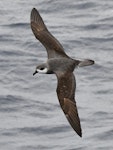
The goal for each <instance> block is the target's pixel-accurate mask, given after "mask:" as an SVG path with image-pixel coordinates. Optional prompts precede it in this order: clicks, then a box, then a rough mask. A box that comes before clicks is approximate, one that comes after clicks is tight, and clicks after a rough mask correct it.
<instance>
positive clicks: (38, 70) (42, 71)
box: [37, 68, 48, 74]
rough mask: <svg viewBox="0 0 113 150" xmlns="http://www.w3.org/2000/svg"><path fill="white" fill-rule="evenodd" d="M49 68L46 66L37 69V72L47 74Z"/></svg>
mask: <svg viewBox="0 0 113 150" xmlns="http://www.w3.org/2000/svg"><path fill="white" fill-rule="evenodd" d="M47 71H48V70H47V68H44V69H37V72H38V73H41V74H46V73H47Z"/></svg>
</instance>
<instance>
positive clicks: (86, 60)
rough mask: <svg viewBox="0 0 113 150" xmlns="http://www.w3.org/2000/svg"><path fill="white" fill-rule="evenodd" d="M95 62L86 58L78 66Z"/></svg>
mask: <svg viewBox="0 0 113 150" xmlns="http://www.w3.org/2000/svg"><path fill="white" fill-rule="evenodd" d="M93 64H94V61H93V60H90V59H85V60H82V61H79V64H78V67H84V66H90V65H93Z"/></svg>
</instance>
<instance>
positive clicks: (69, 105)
mask: <svg viewBox="0 0 113 150" xmlns="http://www.w3.org/2000/svg"><path fill="white" fill-rule="evenodd" d="M31 29H32V31H33V33H34V35H35V37H36V38H37V39H38V40H39V41H40V42H41V43H42V45H43V46H44V47H45V48H46V51H47V55H48V59H47V62H45V63H43V64H41V65H38V66H37V67H36V70H35V72H34V73H33V75H35V74H36V73H42V74H55V75H56V77H57V80H58V85H57V89H56V92H57V96H58V99H59V103H60V106H61V108H62V110H63V112H64V114H65V116H66V118H67V120H68V121H69V123H70V125H71V127H72V128H73V129H74V130H75V131H76V133H77V134H78V135H79V136H80V137H82V130H81V124H80V119H79V115H78V111H77V105H76V101H75V89H76V81H75V76H74V74H73V71H74V69H75V68H76V67H77V66H78V67H82V66H89V65H92V64H94V61H93V60H89V59H85V60H83V61H81V60H75V59H72V58H71V57H69V56H68V55H67V54H66V53H65V52H64V48H63V46H62V45H61V44H60V43H59V41H58V40H57V39H56V38H55V37H54V36H53V35H52V34H51V33H50V32H49V30H48V29H47V27H46V25H45V23H44V21H43V19H42V17H41V16H40V14H39V12H38V11H37V9H35V8H33V9H32V11H31Z"/></svg>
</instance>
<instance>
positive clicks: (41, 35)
mask: <svg viewBox="0 0 113 150" xmlns="http://www.w3.org/2000/svg"><path fill="white" fill-rule="evenodd" d="M31 29H32V31H33V33H34V35H35V37H36V38H37V39H38V40H39V41H40V42H41V43H42V44H43V45H44V46H45V48H46V50H47V54H48V58H54V57H68V56H67V55H66V53H65V52H64V49H63V47H62V45H61V44H60V43H59V41H58V40H57V39H56V38H55V37H54V36H53V35H52V34H51V33H50V32H49V31H48V29H47V27H46V25H45V24H44V21H43V19H42V17H41V16H40V14H39V12H38V11H37V10H36V9H35V8H33V9H32V11H31Z"/></svg>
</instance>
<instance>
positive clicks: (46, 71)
mask: <svg viewBox="0 0 113 150" xmlns="http://www.w3.org/2000/svg"><path fill="white" fill-rule="evenodd" d="M36 73H40V74H52V73H53V72H52V71H50V70H49V69H48V67H47V65H46V64H45V63H44V64H41V65H39V66H37V67H36V70H35V72H34V73H33V76H34V75H35V74H36Z"/></svg>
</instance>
